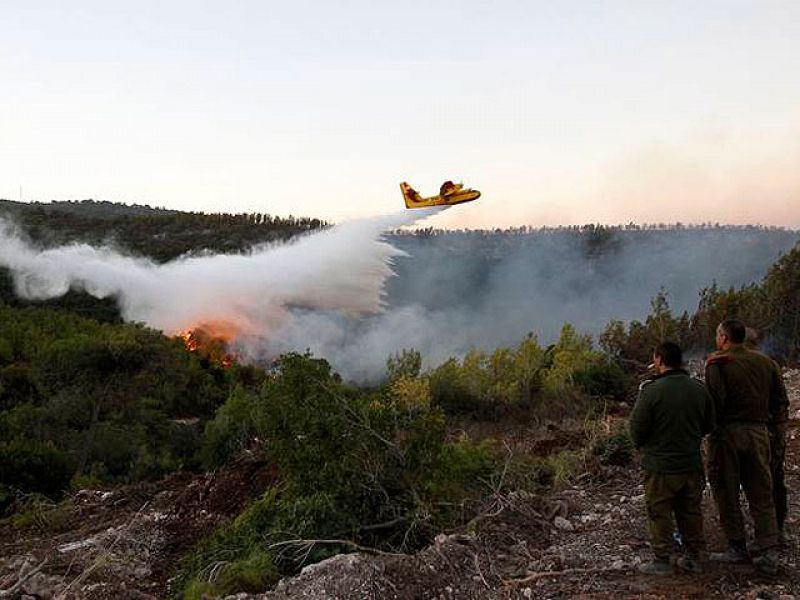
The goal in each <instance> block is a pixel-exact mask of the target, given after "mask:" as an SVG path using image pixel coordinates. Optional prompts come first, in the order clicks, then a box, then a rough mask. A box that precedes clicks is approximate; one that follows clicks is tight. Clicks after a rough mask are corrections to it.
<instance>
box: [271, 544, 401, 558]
mask: <svg viewBox="0 0 800 600" xmlns="http://www.w3.org/2000/svg"><path fill="white" fill-rule="evenodd" d="M323 545H326V546H348V547H350V548H354V549H355V550H358V551H359V552H364V553H366V554H375V555H378V556H408V555H407V554H403V553H401V552H385V551H383V550H378V549H377V548H370V547H368V546H362V545H361V544H357V543H356V542H354V541H352V540H285V541H283V542H275V543H274V544H270V545H269V546H268V548H269V549H270V550H273V549H275V548H283V547H287V546H297V547H298V548H306V547H310V548H313V547H314V546H323ZM306 555H307V553H306Z"/></svg>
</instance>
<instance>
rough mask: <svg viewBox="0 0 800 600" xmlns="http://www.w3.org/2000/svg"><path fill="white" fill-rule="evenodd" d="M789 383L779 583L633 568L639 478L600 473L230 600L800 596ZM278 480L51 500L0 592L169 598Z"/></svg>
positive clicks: (208, 480) (517, 431)
mask: <svg viewBox="0 0 800 600" xmlns="http://www.w3.org/2000/svg"><path fill="white" fill-rule="evenodd" d="M786 382H787V387H788V389H789V391H790V398H791V401H792V408H791V416H792V422H791V426H790V428H789V433H788V439H787V442H788V444H787V460H786V474H787V483H788V486H789V491H790V507H789V517H788V530H789V531H790V532H792V533H794V535H792V536H790V540H789V543H788V544H787V545H786V547H784V548H783V549H782V551H781V554H782V556H781V572H780V573H779V575H778V576H776V577H764V576H760V575H758V574H756V573H755V571H754V570H753V568H752V567H751V566H750V565H736V566H730V565H716V564H710V563H708V562H705V563H704V566H705V572H704V573H703V574H701V575H686V574H678V573H677V572H676V573H675V574H673V575H672V576H667V577H661V578H656V577H648V576H644V575H640V574H638V572H637V571H636V567H637V565H638V564H639V563H640V562H642V561H643V560H647V559H648V558H649V548H648V543H647V533H646V524H645V509H644V495H643V489H642V485H641V483H640V481H641V473H640V472H639V471H638V469H631V468H620V467H603V468H602V470H600V471H596V472H592V473H591V474H590V473H586V474H584V475H583V476H580V477H578V479H577V481H576V482H575V483H573V484H572V485H571V486H569V487H567V488H566V489H561V490H559V491H556V492H552V493H550V494H547V495H545V496H538V495H534V494H530V493H523V492H516V493H512V494H508V495H496V496H495V497H493V498H492V499H491V502H490V504H489V505H487V506H486V507H485V509H484V511H483V512H482V514H481V515H480V516H479V517H477V518H476V519H474V520H473V521H472V522H470V523H469V524H468V525H467V526H465V527H463V528H461V529H459V530H458V531H456V532H453V533H451V534H449V535H444V534H442V535H440V536H438V537H437V538H436V540H435V542H434V543H433V544H431V546H429V547H428V548H426V549H424V550H423V551H421V552H419V553H417V554H415V555H413V556H408V555H374V554H363V553H361V554H358V553H354V554H344V555H338V556H335V557H333V558H331V559H329V560H327V561H324V562H322V563H319V564H316V565H311V566H309V567H307V568H306V569H305V570H304V571H303V572H302V573H301V574H300V575H298V576H296V577H293V578H289V579H286V580H284V581H282V582H281V583H280V584H279V585H278V587H277V588H276V589H275V590H273V591H271V592H268V593H265V594H258V595H247V594H239V595H237V596H231V597H229V598H230V600H233V599H234V598H235V599H236V600H267V599H270V600H278V599H280V600H284V599H290V598H314V599H323V598H325V599H329V598H341V599H353V600H355V599H387V600H388V599H398V600H405V599H412V598H414V599H416V598H419V599H431V600H432V599H458V598H465V599H473V598H475V599H477V598H486V599H500V598H586V599H589V598H603V599H611V598H614V599H616V598H640V599H657V598H658V599H660V598H726V599H738V598H742V599H745V598H747V599H756V598H763V599H775V600H778V599H782V600H787V599H788V598H800V568H798V567H799V566H800V543H799V541H798V536H797V532H798V529H800V522H799V521H800V512H798V507H799V506H800V501H798V497H797V495H796V493H797V491H798V490H800V370H791V371H787V372H786ZM576 427H577V425H576ZM489 433H491V435H493V436H494V435H497V434H500V436H501V437H502V436H503V435H504V434H503V432H501V431H500V430H498V431H492V432H489ZM505 434H507V436H508V438H509V440H508V441H509V443H510V444H511V445H515V446H521V445H524V446H525V448H526V449H529V450H530V451H531V452H534V453H536V454H546V453H548V452H552V451H556V450H559V449H563V448H569V447H577V446H578V445H580V444H582V443H584V442H585V435H583V434H582V433H581V432H580V431H579V430H575V431H570V430H567V431H564V430H560V429H555V430H553V429H552V428H551V429H550V430H548V429H547V428H545V429H541V428H537V429H536V430H533V429H531V430H528V431H526V428H525V426H524V425H519V426H518V427H516V428H513V427H512V428H509V429H507V430H505ZM530 440H533V441H530ZM275 480H276V473H275V471H274V468H273V467H272V466H271V465H270V464H269V462H268V461H267V460H266V459H265V458H264V457H263V456H259V455H244V456H242V457H241V458H240V459H239V460H238V461H237V462H235V463H234V464H231V465H228V466H226V467H225V468H224V469H221V470H220V471H219V472H217V473H213V474H207V475H203V476H197V475H195V476H190V475H186V474H178V475H174V476H172V477H169V478H167V479H165V480H163V481H161V482H158V483H154V484H148V485H140V486H134V487H129V488H119V489H114V490H108V491H103V490H84V491H81V492H79V493H77V494H75V495H74V496H72V497H71V498H69V499H68V500H67V501H65V502H63V503H62V504H60V505H59V506H57V507H42V508H41V510H40V511H38V512H35V513H34V515H33V517H32V519H31V522H30V523H27V524H25V525H24V526H22V527H20V526H19V524H17V525H16V526H14V525H12V524H10V523H5V524H2V525H0V598H23V599H25V600H31V599H32V598H37V599H50V598H63V599H72V598H75V599H86V600H106V599H112V598H114V599H139V600H145V599H152V598H159V599H160V598H166V597H168V585H169V581H168V577H169V576H170V574H171V573H172V572H173V570H174V567H175V565H176V564H177V560H178V558H179V557H180V556H181V555H182V554H183V553H184V552H186V550H187V549H188V548H190V547H191V546H192V545H193V544H194V543H196V542H197V541H199V540H200V539H201V538H202V537H203V536H205V535H207V534H208V533H210V532H211V531H212V530H213V529H214V528H215V527H217V526H219V525H220V524H222V523H225V522H228V521H229V520H230V519H232V518H233V517H234V516H236V515H237V514H238V513H239V512H240V511H241V509H242V508H243V506H244V505H245V504H246V503H247V502H248V501H249V500H250V499H252V498H254V497H255V496H257V495H258V494H260V493H261V492H262V491H263V490H264V489H266V488H267V487H268V486H269V485H270V484H271V483H273V482H274V481H275ZM705 513H706V536H707V539H708V542H709V549H710V550H716V549H722V547H723V545H724V543H723V540H722V538H721V535H720V531H719V527H718V525H717V522H716V517H715V514H714V510H713V507H712V503H711V499H710V497H707V498H706V500H705ZM4 592H5V595H4Z"/></svg>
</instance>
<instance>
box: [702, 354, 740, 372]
mask: <svg viewBox="0 0 800 600" xmlns="http://www.w3.org/2000/svg"><path fill="white" fill-rule="evenodd" d="M735 360H736V357H735V356H734V355H733V354H732V353H731V352H728V351H727V350H717V351H716V352H712V353H711V354H709V355H708V357H707V358H706V368H708V367H710V366H712V365H728V364H730V363H732V362H734V361H735Z"/></svg>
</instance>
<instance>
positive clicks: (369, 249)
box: [0, 208, 442, 354]
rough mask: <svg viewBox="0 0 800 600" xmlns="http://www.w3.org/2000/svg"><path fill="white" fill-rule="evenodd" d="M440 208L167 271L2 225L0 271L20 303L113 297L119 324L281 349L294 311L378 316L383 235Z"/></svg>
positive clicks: (386, 270)
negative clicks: (32, 237) (34, 238)
mask: <svg viewBox="0 0 800 600" xmlns="http://www.w3.org/2000/svg"><path fill="white" fill-rule="evenodd" d="M441 210H442V209H441V208H433V209H423V210H417V211H412V212H403V213H398V214H394V215H389V216H384V217H378V218H372V219H362V220H357V221H351V222H347V223H343V224H341V225H337V226H335V227H333V228H331V229H328V230H324V231H320V232H316V233H313V234H308V235H305V236H302V237H301V238H299V239H295V240H294V241H292V242H290V243H287V244H283V245H262V246H257V247H255V248H253V249H251V250H250V251H249V252H248V253H246V254H243V255H214V256H202V257H190V258H181V259H178V260H175V261H172V262H169V263H167V264H164V265H159V264H156V263H154V262H152V261H150V260H147V259H143V258H134V257H130V256H125V255H123V254H121V253H120V252H118V251H116V250H114V249H113V248H111V247H100V248H96V247H92V246H89V245H86V244H72V245H67V246H61V247H57V248H50V249H44V250H39V249H36V248H35V247H34V246H33V245H32V244H30V243H29V242H27V241H25V240H24V239H23V237H22V236H21V235H20V234H19V233H18V232H17V231H16V230H15V229H14V228H13V226H12V225H11V224H10V223H8V222H5V221H2V220H0V265H2V266H5V267H8V268H9V269H10V270H11V272H12V274H13V277H14V284H15V291H16V293H17V295H18V296H21V297H23V298H27V299H46V298H53V297H57V296H61V295H63V294H64V293H66V292H67V291H68V290H69V289H70V288H77V289H83V290H85V291H86V292H88V293H89V294H91V295H92V296H95V297H98V298H104V297H107V296H115V297H116V298H117V300H118V303H119V306H120V309H121V311H122V316H123V318H125V319H126V320H128V321H138V322H144V323H146V324H147V325H150V326H152V327H155V328H157V329H160V330H162V331H164V332H167V333H177V332H179V331H181V330H184V329H188V328H191V327H193V326H196V325H199V324H202V323H206V322H223V323H226V324H227V325H229V326H231V327H233V328H234V329H237V330H239V331H241V332H245V333H248V334H250V335H249V336H248V339H251V340H260V341H259V343H260V344H262V345H265V344H266V345H268V346H269V347H281V348H288V347H290V346H291V345H292V344H291V341H290V340H289V341H288V343H287V341H285V340H281V339H279V338H280V335H281V332H282V331H290V330H293V329H294V328H295V327H297V325H293V324H292V321H293V319H294V318H295V317H293V316H292V312H291V310H292V309H293V308H294V309H297V308H298V307H304V308H306V309H309V310H312V311H318V310H323V311H334V312H338V313H342V314H347V315H363V314H370V313H378V312H380V310H381V309H382V294H383V290H384V284H385V282H386V279H387V278H388V277H390V276H391V275H392V269H391V261H392V259H393V258H394V257H397V256H401V255H402V254H403V252H402V251H400V250H398V249H396V248H394V247H393V246H391V245H390V244H388V243H386V242H385V241H382V239H381V235H382V233H383V232H385V231H387V230H390V229H396V228H399V227H402V226H406V225H411V224H413V223H414V222H416V221H419V220H421V219H423V218H426V217H428V216H430V215H432V214H435V213H438V212H441ZM253 334H255V335H253ZM300 346H301V347H305V346H303V345H302V344H301V345H300ZM249 352H250V353H257V354H263V352H264V350H263V349H250V350H249Z"/></svg>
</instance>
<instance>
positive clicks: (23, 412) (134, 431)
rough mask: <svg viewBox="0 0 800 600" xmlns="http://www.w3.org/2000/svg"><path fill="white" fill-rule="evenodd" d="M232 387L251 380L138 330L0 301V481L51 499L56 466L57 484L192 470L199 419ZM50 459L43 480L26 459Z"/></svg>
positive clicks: (195, 462)
mask: <svg viewBox="0 0 800 600" xmlns="http://www.w3.org/2000/svg"><path fill="white" fill-rule="evenodd" d="M237 381H240V382H241V385H242V386H246V387H247V386H251V387H252V385H253V384H255V383H257V382H258V378H252V377H251V374H250V373H249V371H248V370H247V369H241V370H240V369H238V368H232V369H230V370H224V369H222V368H220V367H217V366H215V365H212V364H209V363H208V362H207V361H206V362H204V361H202V360H201V359H200V358H198V357H197V356H194V355H192V354H190V353H188V352H187V351H186V350H185V348H184V347H183V345H182V344H181V343H180V342H179V341H176V340H171V339H168V338H165V337H164V336H163V335H161V334H160V333H158V332H156V331H153V330H150V329H147V328H145V327H143V326H140V325H135V324H134V325H122V324H110V323H99V322H97V321H94V320H90V319H85V318H83V317H80V316H78V315H75V314H70V313H68V312H64V311H58V310H50V309H43V308H32V307H29V308H16V307H11V306H7V305H3V304H0V438H1V439H3V440H6V441H7V442H6V445H5V446H4V450H5V452H6V453H7V454H6V456H5V459H4V461H3V463H4V464H3V471H2V475H1V476H0V484H5V485H11V486H14V487H15V488H19V489H20V490H21V491H22V492H31V491H39V492H42V493H44V494H47V495H52V496H54V497H55V496H57V495H58V494H59V493H61V492H62V491H63V490H64V489H66V488H67V487H68V486H67V485H66V484H65V481H64V477H63V473H64V472H65V470H66V471H69V476H67V477H66V481H67V482H68V481H69V479H70V477H71V476H74V477H76V478H78V479H80V478H85V477H89V478H91V479H93V480H94V481H97V482H126V481H134V480H137V479H140V478H143V477H155V476H158V475H161V474H163V473H166V472H169V471H172V470H175V469H177V468H193V467H195V466H197V465H198V464H199V462H198V456H197V454H198V450H199V447H200V443H201V437H200V432H201V431H202V425H203V421H204V420H206V419H208V418H209V417H210V416H211V415H213V412H214V411H215V409H216V408H217V407H218V406H219V405H221V404H223V402H224V401H225V399H226V398H227V396H228V390H229V389H230V388H231V387H233V386H234V385H235V383H236V382H237ZM25 444H29V446H25ZM12 448H27V450H24V451H22V450H20V451H15V452H11V449H12ZM45 449H46V450H45ZM27 453H30V456H29V457H26V454H27ZM55 457H58V464H55V463H53V464H51V466H50V467H48V468H49V469H52V475H48V474H47V469H44V467H43V468H42V469H40V470H38V471H37V470H36V467H35V466H34V465H29V464H28V462H26V461H29V460H35V461H43V460H45V458H47V460H50V461H55V460H56V458H55ZM37 464H38V463H37ZM26 470H30V472H31V476H30V477H27V478H25V477H20V475H19V474H20V473H21V472H24V471H26ZM40 478H41V482H39V479H40ZM76 480H77V479H76ZM42 486H46V488H45V487H42Z"/></svg>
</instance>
